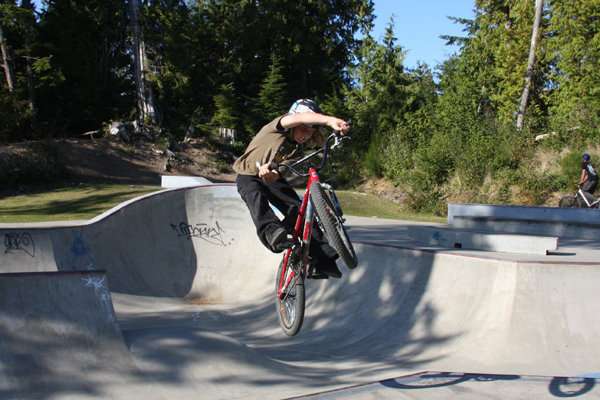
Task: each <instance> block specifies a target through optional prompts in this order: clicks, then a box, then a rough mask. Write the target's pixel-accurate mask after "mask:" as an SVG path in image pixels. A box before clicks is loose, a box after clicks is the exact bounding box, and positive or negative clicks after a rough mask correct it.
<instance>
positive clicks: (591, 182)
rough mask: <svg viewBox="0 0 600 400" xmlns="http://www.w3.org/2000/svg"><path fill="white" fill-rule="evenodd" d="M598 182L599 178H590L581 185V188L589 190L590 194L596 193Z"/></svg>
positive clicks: (585, 190)
mask: <svg viewBox="0 0 600 400" xmlns="http://www.w3.org/2000/svg"><path fill="white" fill-rule="evenodd" d="M597 184H598V180H597V179H588V180H587V181H585V183H584V184H583V185H582V186H581V190H583V191H584V192H588V193H589V194H594V191H595V190H596V186H597Z"/></svg>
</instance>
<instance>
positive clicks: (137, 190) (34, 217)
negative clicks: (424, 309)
mask: <svg viewBox="0 0 600 400" xmlns="http://www.w3.org/2000/svg"><path fill="white" fill-rule="evenodd" d="M158 190H161V188H160V187H158V186H141V185H110V184H80V185H77V186H66V187H60V188H54V189H47V188H46V189H40V190H38V191H32V192H30V193H27V194H21V195H16V196H9V197H4V198H0V223H7V222H45V221H70V220H88V219H91V218H94V217H95V216H97V215H99V214H101V213H103V212H104V211H107V210H109V209H111V208H112V207H114V206H116V205H118V204H120V203H122V202H124V201H126V200H129V199H132V198H134V197H137V196H141V195H143V194H146V193H150V192H155V191H158ZM336 193H337V195H338V197H339V200H340V203H341V204H342V208H343V209H344V213H345V214H346V215H356V216H361V217H378V218H392V219H403V220H412V221H427V222H446V220H445V218H443V217H438V216H434V215H431V214H417V213H414V212H410V211H406V210H405V209H403V208H402V207H401V206H399V205H398V204H395V203H393V202H391V201H389V200H385V199H382V198H380V197H377V196H374V195H371V194H365V193H359V192H352V191H343V190H340V191H337V192H336Z"/></svg>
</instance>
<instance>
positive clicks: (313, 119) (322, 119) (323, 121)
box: [279, 112, 350, 135]
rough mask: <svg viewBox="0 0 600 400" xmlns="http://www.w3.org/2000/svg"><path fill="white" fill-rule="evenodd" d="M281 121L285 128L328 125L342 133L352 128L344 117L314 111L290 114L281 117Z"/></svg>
mask: <svg viewBox="0 0 600 400" xmlns="http://www.w3.org/2000/svg"><path fill="white" fill-rule="evenodd" d="M279 123H280V124H281V126H282V127H283V128H284V129H289V128H294V127H296V126H298V125H326V126H328V127H330V128H331V129H333V130H335V131H340V132H341V133H342V135H344V134H346V133H347V132H348V130H349V129H350V125H348V123H347V122H346V121H344V120H343V119H340V118H336V117H333V116H331V115H324V114H319V113H313V112H305V113H298V114H289V115H286V116H284V117H283V118H281V120H280V121H279Z"/></svg>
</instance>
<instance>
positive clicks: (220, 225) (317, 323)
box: [0, 185, 600, 399]
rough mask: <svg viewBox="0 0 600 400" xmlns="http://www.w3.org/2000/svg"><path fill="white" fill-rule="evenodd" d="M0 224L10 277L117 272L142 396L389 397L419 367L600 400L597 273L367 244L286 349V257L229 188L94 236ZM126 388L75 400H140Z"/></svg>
mask: <svg viewBox="0 0 600 400" xmlns="http://www.w3.org/2000/svg"><path fill="white" fill-rule="evenodd" d="M3 228H4V229H3V230H2V231H1V232H0V233H1V234H2V235H3V236H4V237H5V239H6V238H7V235H8V237H9V238H10V240H5V246H6V249H5V253H4V254H2V255H0V269H1V270H2V271H11V272H16V271H19V270H20V271H24V270H28V269H29V270H36V271H39V270H54V271H57V270H58V271H65V270H77V269H92V268H93V269H103V270H106V271H107V272H106V273H107V277H108V287H110V289H111V291H112V292H113V295H112V299H113V300H114V304H115V309H116V311H117V318H118V322H119V327H120V328H121V330H122V332H123V337H124V339H125V343H126V348H127V351H126V352H125V351H123V352H121V355H119V356H118V357H119V358H121V357H125V358H131V359H132V360H133V361H132V363H133V364H134V365H135V368H133V369H132V370H131V371H130V372H123V373H122V374H123V375H128V376H129V378H130V379H129V380H128V381H130V380H131V379H132V380H133V382H138V383H139V382H147V383H148V384H152V385H155V389H154V390H152V393H151V396H150V397H144V398H178V399H192V398H193V399H198V398H207V399H209V398H210V399H215V398H223V399H230V398H248V399H252V398H265V399H281V398H286V397H292V396H302V395H308V394H311V393H316V392H323V391H325V390H330V389H338V388H344V387H348V386H353V385H357V384H365V383H370V382H377V381H382V382H388V383H387V386H385V385H384V386H385V387H386V388H388V389H389V388H390V387H391V386H394V385H395V384H390V379H391V378H396V377H399V376H402V375H406V374H412V373H415V372H421V371H461V372H477V373H480V374H486V373H487V374H511V376H512V377H515V376H516V378H515V379H511V381H510V384H511V387H512V388H513V389H514V387H518V385H519V384H520V382H525V377H526V376H528V375H542V376H551V377H552V376H576V375H579V376H582V375H583V376H587V377H588V378H587V379H588V381H586V382H590V379H591V382H593V384H592V387H591V388H590V385H589V384H587V386H586V388H587V389H586V390H585V391H580V393H579V394H581V395H583V396H586V395H590V394H593V393H595V395H597V388H596V385H595V382H596V381H595V380H594V379H592V378H590V377H592V376H594V374H595V373H596V372H597V371H599V370H600V367H599V362H598V360H600V358H599V357H598V356H599V355H600V354H598V353H599V352H600V346H599V343H598V342H599V341H600V340H599V339H598V338H599V337H600V335H599V333H600V332H599V330H600V328H599V327H600V324H599V323H598V322H599V320H598V319H599V318H600V317H598V315H597V314H598V313H597V304H598V294H597V292H598V290H597V288H598V283H599V282H600V275H599V274H600V272H599V271H600V270H599V269H598V268H597V267H598V266H597V265H585V266H575V265H565V264H562V265H544V264H536V263H519V262H515V261H499V260H491V259H480V258H477V257H469V256H464V255H459V254H455V253H453V252H451V251H446V252H433V251H423V250H413V249H407V248H400V247H394V246H379V245H374V244H362V243H356V245H355V247H356V250H357V254H358V257H359V260H360V263H359V266H358V267H357V268H356V269H355V270H353V271H348V270H344V277H343V278H342V279H340V280H327V281H309V282H308V283H307V314H306V319H305V324H304V326H303V328H302V331H301V332H300V334H299V335H298V336H296V337H294V338H288V337H286V336H285V335H284V334H283V333H282V332H281V330H280V329H279V327H278V325H277V317H276V314H275V307H274V298H273V289H274V272H275V269H276V266H277V263H278V261H279V257H278V256H275V255H272V254H270V253H268V252H267V251H265V250H264V249H263V247H262V246H261V245H260V243H259V242H258V240H257V239H256V237H255V236H256V235H255V232H254V228H253V226H252V223H251V220H250V217H249V215H248V212H247V210H246V208H245V206H244V205H243V203H242V202H241V200H240V199H239V197H238V196H237V193H236V192H235V187H233V186H228V185H220V186H207V187H200V188H193V189H183V190H173V191H165V192H160V193H157V194H153V195H149V196H145V197H143V198H140V199H136V200H134V201H131V202H128V203H126V204H123V205H121V206H119V207H117V208H116V209H113V210H111V211H109V212H107V213H105V214H104V215H102V216H100V217H98V218H96V219H94V220H92V221H90V222H89V223H86V224H77V225H74V226H66V227H60V228H54V227H36V226H29V227H23V226H20V227H12V228H9V227H6V226H4V227H3ZM23 238H25V239H27V240H25V241H23ZM29 239H30V240H29ZM40 301H43V300H42V299H40ZM74 303H76V301H74ZM4 309H5V305H3V306H2V308H1V309H0V311H3V312H4V313H6V311H4ZM54 318H57V319H60V318H61V317H60V316H55V317H54ZM56 340H59V341H60V340H63V339H60V338H58V339H56ZM65 348H67V346H65ZM36 351H41V350H39V349H38V348H36ZM56 357H59V354H58V353H57V355H56ZM127 365H129V364H127ZM48 368H50V366H48ZM520 378H521V379H520ZM57 379H58V378H57ZM86 382H87V383H88V384H89V385H94V382H91V383H90V382H89V381H86ZM115 382H117V383H115V384H111V383H110V382H104V385H102V386H100V385H97V386H94V389H95V390H96V392H94V391H92V390H88V391H87V392H86V391H83V390H82V391H80V392H77V391H74V392H73V393H74V394H79V395H82V396H83V394H85V395H86V396H87V395H89V396H90V397H95V396H97V397H98V398H102V396H103V395H106V393H108V390H109V388H110V390H111V391H110V393H111V396H112V397H113V398H118V397H119V396H121V397H122V398H132V396H135V392H133V391H132V390H131V387H132V386H128V385H123V384H122V382H120V381H119V380H117V381H115ZM471 382H473V381H471ZM539 382H541V383H540V384H539V385H537V386H536V387H538V389H539V387H541V388H542V389H541V390H540V391H539V393H541V397H540V396H538V398H554V397H557V396H556V394H555V393H556V391H554V392H553V390H552V387H551V380H550V379H548V380H547V381H539ZM539 382H538V383H539ZM396 386H397V385H396ZM392 389H393V388H392ZM392 389H390V390H392ZM396 389H398V388H396ZM478 390H479V393H484V394H487V395H490V393H494V392H495V391H497V390H498V387H497V386H492V385H488V386H487V387H486V388H484V389H483V390H482V389H481V386H478ZM393 392H394V393H395V396H400V394H399V392H398V391H397V390H396V391H393ZM517 392H518V390H517ZM57 393H58V394H57V395H56V396H58V397H56V396H54V397H52V398H60V397H61V396H60V394H62V393H61V392H58V391H57ZM73 393H72V394H73ZM90 393H91V394H90ZM418 393H420V392H418V391H414V390H413V391H412V392H411V396H413V397H412V398H427V397H419V395H418ZM499 393H501V392H499ZM499 393H495V394H499ZM506 393H511V392H510V391H506ZM553 393H554V394H553ZM348 395H349V394H348ZM429 395H430V393H429V394H428V396H429ZM327 396H331V394H329V395H326V396H325V397H323V398H327ZM381 396H383V395H381ZM65 397H68V396H65ZM488 397H489V398H493V397H492V396H488ZM500 397H501V398H502V396H500ZM558 397H560V396H558ZM48 398H51V397H50V396H48ZM73 398H78V397H76V396H74V397H73ZM133 398H135V397H133ZM340 398H344V395H342V397H340ZM397 398H401V397H397ZM503 398H506V397H503Z"/></svg>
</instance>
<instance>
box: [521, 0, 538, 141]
mask: <svg viewBox="0 0 600 400" xmlns="http://www.w3.org/2000/svg"><path fill="white" fill-rule="evenodd" d="M543 8H544V0H535V18H534V21H533V29H532V32H531V45H530V46H529V59H528V60H527V73H526V74H525V87H524V88H523V94H522V95H521V102H520V104H519V111H518V112H517V129H518V130H521V129H522V128H523V118H524V116H525V110H526V108H527V101H528V99H529V88H530V86H531V78H532V76H533V67H534V65H535V49H536V48H537V42H538V37H539V30H540V23H541V20H542V10H543Z"/></svg>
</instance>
